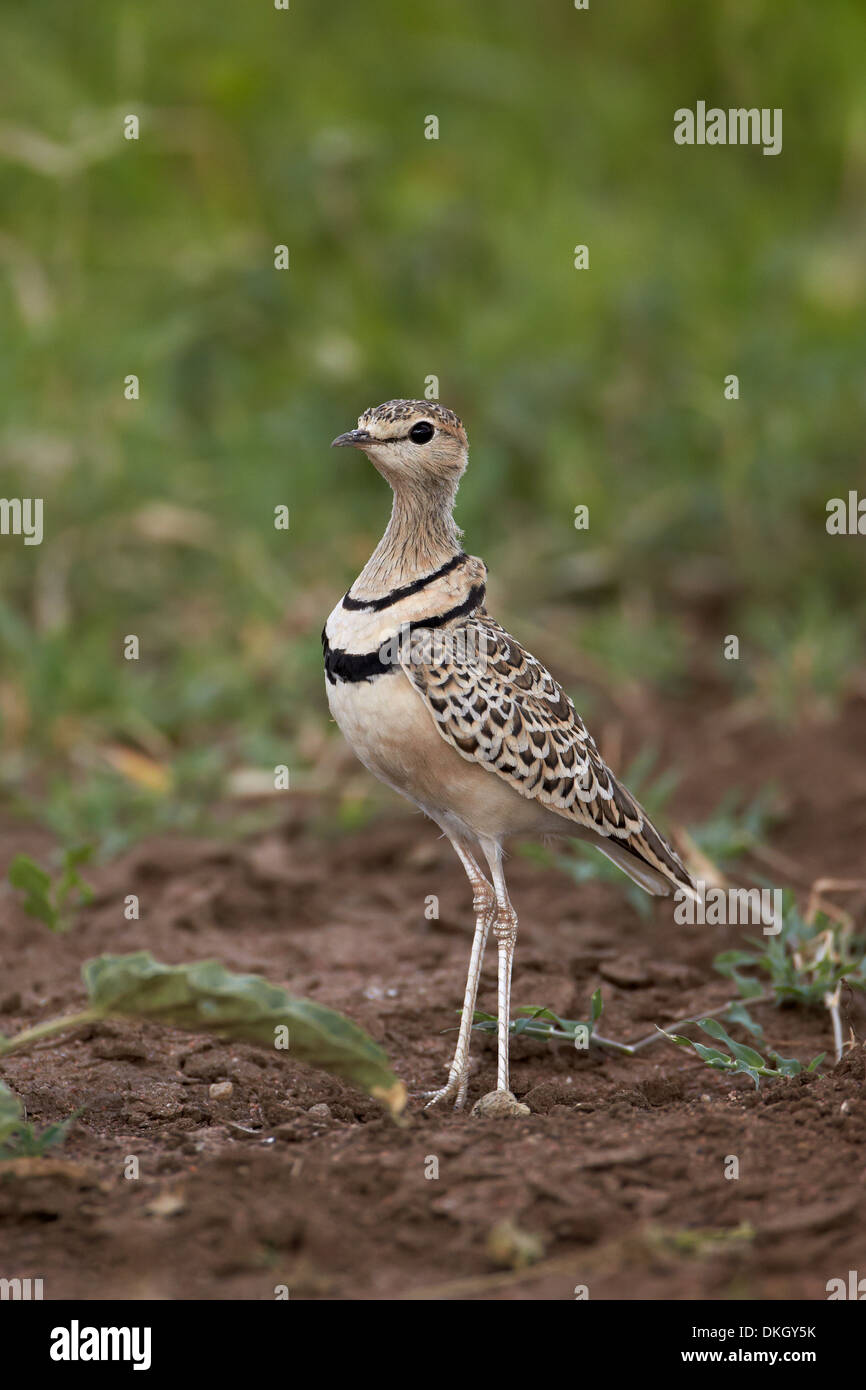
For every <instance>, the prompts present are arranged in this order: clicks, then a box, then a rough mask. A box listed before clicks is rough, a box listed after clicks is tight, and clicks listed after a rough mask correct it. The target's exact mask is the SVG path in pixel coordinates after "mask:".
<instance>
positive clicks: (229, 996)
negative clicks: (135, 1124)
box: [0, 951, 406, 1115]
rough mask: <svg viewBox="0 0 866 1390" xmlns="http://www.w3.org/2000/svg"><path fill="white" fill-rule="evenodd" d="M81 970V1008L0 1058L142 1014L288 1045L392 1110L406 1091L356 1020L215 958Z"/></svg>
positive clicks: (123, 960)
mask: <svg viewBox="0 0 866 1390" xmlns="http://www.w3.org/2000/svg"><path fill="white" fill-rule="evenodd" d="M82 975H83V978H84V984H85V987H86V989H87V998H88V1007H87V1008H86V1009H84V1010H82V1012H81V1013H78V1014H70V1015H67V1016H66V1017H62V1018H55V1019H50V1020H48V1021H47V1022H45V1023H40V1024H37V1025H36V1026H35V1027H33V1028H28V1029H25V1031H24V1032H22V1033H19V1034H17V1035H16V1036H15V1037H12V1038H3V1037H0V1057H2V1056H4V1055H6V1054H8V1053H11V1052H17V1051H19V1050H21V1049H23V1048H26V1047H29V1046H30V1045H31V1044H33V1043H34V1042H37V1041H39V1040H40V1039H41V1038H45V1037H50V1036H53V1035H54V1034H56V1033H60V1032H63V1031H65V1030H66V1029H69V1028H74V1027H78V1026H80V1025H81V1024H82V1023H92V1022H94V1021H96V1020H97V1019H102V1018H109V1017H111V1018H137V1019H148V1020H150V1021H151V1022H154V1023H163V1024H166V1025H168V1026H169V1027H172V1028H185V1029H188V1030H189V1031H191V1032H196V1033H204V1032H213V1033H218V1034H221V1035H224V1036H226V1037H230V1038H236V1039H239V1040H242V1041H244V1042H250V1043H255V1044H258V1045H259V1046H261V1047H269V1048H273V1047H277V1048H279V1049H280V1050H283V1049H285V1050H288V1051H290V1052H291V1055H292V1057H293V1058H296V1059H297V1060H298V1061H301V1062H307V1063H309V1064H310V1065H311V1066H314V1067H320V1068H322V1069H323V1070H325V1071H329V1072H333V1073H335V1074H336V1075H337V1076H342V1077H345V1079H346V1080H347V1081H351V1082H354V1083H355V1084H356V1085H359V1086H362V1087H363V1088H364V1090H366V1091H368V1092H369V1093H370V1094H371V1095H373V1096H375V1097H376V1098H377V1099H379V1100H381V1101H382V1102H383V1103H384V1104H385V1105H387V1107H388V1108H389V1110H390V1111H391V1113H392V1114H395V1115H396V1114H398V1113H399V1112H400V1110H402V1108H403V1106H404V1105H405V1100H406V1089H405V1087H404V1086H403V1084H402V1082H400V1081H398V1079H397V1077H396V1076H395V1075H394V1073H393V1071H392V1070H391V1067H390V1064H389V1062H388V1058H387V1056H386V1054H385V1053H384V1051H383V1050H382V1048H381V1047H379V1045H378V1043H375V1042H373V1040H372V1038H370V1037H368V1036H367V1034H366V1033H365V1032H363V1030H362V1029H360V1028H359V1027H358V1026H357V1024H355V1023H352V1022H351V1021H350V1020H349V1019H348V1018H344V1017H343V1015H342V1014H338V1013H336V1012H335V1011H334V1010H333V1009H328V1008H325V1006H324V1005H323V1004H317V1003H315V1002H314V1001H313V1000H310V999H296V998H293V997H292V996H291V995H289V994H288V993H287V992H286V991H285V990H284V989H281V988H279V986H277V985H272V984H270V983H269V982H268V981H267V980H263V979H262V978H261V977H260V976H258V975H234V974H232V973H230V972H229V971H228V970H226V969H225V967H224V966H223V965H221V964H220V962H219V961H215V960H206V961H198V962H195V963H193V964H191V965H164V964H162V962H160V961H157V960H154V958H153V956H151V955H150V953H149V952H148V951H136V952H133V953H132V954H131V955H126V956H99V957H97V959H95V960H91V961H87V962H86V963H85V965H84V966H83V968H82Z"/></svg>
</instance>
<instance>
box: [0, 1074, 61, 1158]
mask: <svg viewBox="0 0 866 1390" xmlns="http://www.w3.org/2000/svg"><path fill="white" fill-rule="evenodd" d="M74 1118H75V1116H74V1115H71V1116H70V1117H69V1119H68V1120H63V1121H61V1122H60V1123H59V1124H53V1125H49V1126H48V1128H47V1129H43V1131H42V1133H41V1134H37V1132H36V1130H35V1129H34V1127H33V1125H32V1124H30V1123H29V1121H28V1120H27V1119H25V1116H24V1106H23V1105H22V1103H21V1101H20V1100H19V1099H18V1097H17V1096H15V1095H13V1094H12V1092H11V1091H10V1090H9V1087H8V1086H5V1085H4V1084H3V1082H2V1081H0V1160H3V1159H9V1158H41V1157H42V1155H43V1154H45V1153H47V1151H48V1150H49V1149H51V1148H53V1147H54V1145H55V1144H62V1142H63V1140H64V1139H65V1138H66V1132H67V1130H68V1129H69V1126H70V1125H71V1123H72V1121H73V1119H74Z"/></svg>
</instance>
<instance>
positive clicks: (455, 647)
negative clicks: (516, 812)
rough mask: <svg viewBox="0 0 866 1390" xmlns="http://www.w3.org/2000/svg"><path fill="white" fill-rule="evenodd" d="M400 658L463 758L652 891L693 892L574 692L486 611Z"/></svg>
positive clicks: (419, 640) (424, 634)
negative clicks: (571, 828)
mask: <svg viewBox="0 0 866 1390" xmlns="http://www.w3.org/2000/svg"><path fill="white" fill-rule="evenodd" d="M401 664H402V667H403V670H404V672H405V674H406V676H407V677H408V678H409V680H410V681H411V683H412V684H413V685H414V687H415V689H416V690H417V691H418V693H419V694H420V695H421V696H422V698H423V700H424V702H425V703H426V705H427V708H428V710H429V711H430V714H431V715H432V717H433V719H434V720H435V722H436V727H437V728H438V730H439V733H440V734H441V735H442V737H443V739H445V741H446V742H447V743H450V744H451V746H452V747H453V748H455V749H456V750H457V752H458V753H459V754H460V755H461V757H463V758H465V759H467V760H468V761H470V762H477V763H480V764H481V765H482V766H483V767H485V768H487V769H488V770H489V771H490V772H493V773H495V774H496V775H497V776H499V777H501V778H503V779H504V780H505V781H506V782H508V783H509V784H510V785H511V786H512V787H513V788H514V790H515V791H516V792H518V793H519V794H520V795H521V796H523V797H527V798H534V799H535V800H536V801H539V802H540V803H541V804H542V805H544V806H546V807H548V808H549V809H550V810H551V811H554V812H556V814H557V815H560V816H562V817H563V818H564V819H566V820H569V821H571V822H573V823H574V824H575V825H576V826H580V827H581V828H582V829H583V830H587V831H589V832H594V833H595V835H596V836H598V837H599V840H600V843H598V848H599V849H601V850H602V852H603V853H605V854H607V855H608V857H609V858H610V859H612V860H613V861H614V862H615V863H617V864H618V865H619V867H620V868H622V869H624V870H625V872H626V873H629V874H630V875H631V877H633V878H634V879H635V881H636V882H638V883H640V884H641V887H643V888H646V889H647V891H648V892H651V893H657V894H658V893H665V892H669V891H670V887H671V886H674V887H682V888H684V889H685V890H686V891H688V892H690V893H695V892H696V890H695V886H694V884H693V882H692V880H691V878H690V876H689V874H688V872H687V871H686V869H685V867H684V865H683V864H682V862H681V860H680V859H679V856H678V855H677V854H676V853H675V852H674V850H673V849H672V848H671V847H670V845H669V844H668V843H667V842H666V841H665V840H664V839H663V837H662V836H661V835H660V834H659V832H658V831H657V830H656V828H655V826H654V825H653V824H652V822H651V821H650V819H649V817H648V816H647V814H646V812H645V811H644V810H643V807H642V806H641V805H640V804H639V803H638V802H637V801H636V800H635V799H634V797H633V796H632V795H631V793H630V792H629V791H627V790H626V788H625V787H624V786H622V784H621V783H620V782H618V781H617V779H616V778H615V777H614V775H613V773H612V772H611V770H610V768H609V767H608V766H607V764H606V763H605V762H604V760H603V759H602V757H601V754H600V753H599V751H598V748H597V747H596V745H595V741H594V739H593V738H592V736H591V735H590V734H589V733H588V732H587V729H586V727H585V725H584V723H583V720H582V719H581V718H580V716H579V715H578V713H577V712H576V710H575V708H574V705H573V703H572V701H571V700H570V699H569V697H568V695H566V694H565V692H564V691H563V690H562V688H561V687H560V686H559V685H558V684H557V682H556V681H555V680H554V679H553V677H552V676H551V674H550V672H549V671H548V670H547V669H546V668H545V667H544V666H543V665H542V663H541V662H540V661H538V660H537V659H536V658H535V657H534V656H531V655H530V653H529V652H527V651H525V650H524V648H523V647H521V645H520V643H519V642H517V641H515V639H514V638H513V637H511V636H510V635H509V634H508V633H507V632H506V631H505V629H504V628H503V627H501V626H500V624H499V623H497V622H496V621H495V620H494V619H493V618H491V617H490V616H489V614H487V613H486V612H484V610H483V609H479V610H477V611H476V612H475V613H473V614H471V615H469V616H468V617H467V618H464V619H462V620H461V621H460V622H458V623H454V624H453V625H451V626H449V627H447V628H444V629H441V630H439V631H435V632H434V631H433V630H431V629H416V630H415V631H414V632H413V642H412V647H411V650H409V651H404V652H402V653H401ZM633 861H637V863H634V862H633ZM630 866H631V867H630ZM644 866H645V868H644ZM633 869H634V870H636V872H633ZM646 870H649V872H648V873H647V872H646Z"/></svg>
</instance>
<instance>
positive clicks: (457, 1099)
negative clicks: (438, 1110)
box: [421, 1066, 469, 1110]
mask: <svg viewBox="0 0 866 1390" xmlns="http://www.w3.org/2000/svg"><path fill="white" fill-rule="evenodd" d="M468 1086H469V1067H468V1066H465V1067H463V1068H457V1067H453V1066H452V1068H451V1074H450V1076H449V1077H448V1080H447V1081H446V1083H445V1085H444V1086H440V1088H439V1090H438V1091H422V1092H421V1098H422V1100H425V1101H426V1102H427V1104H426V1105H425V1106H424V1109H425V1110H429V1109H430V1107H431V1106H432V1105H438V1104H439V1102H440V1101H443V1100H452V1099H453V1101H454V1109H455V1110H462V1109H463V1107H464V1105H465V1104H466V1091H467V1089H468Z"/></svg>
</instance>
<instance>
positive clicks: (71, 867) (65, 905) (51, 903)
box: [8, 845, 94, 932]
mask: <svg viewBox="0 0 866 1390" xmlns="http://www.w3.org/2000/svg"><path fill="white" fill-rule="evenodd" d="M93 849H94V847H93V845H79V846H77V848H74V849H67V850H65V851H64V853H63V858H62V860H61V867H60V874H59V876H58V877H57V879H56V881H53V880H52V878H51V875H50V874H49V873H47V872H46V870H45V869H43V868H41V867H40V865H39V864H37V863H36V862H35V861H34V860H33V859H31V858H29V856H28V855H26V854H17V855H16V856H15V858H14V859H13V860H12V863H11V864H10V866H9V872H8V878H9V882H10V884H11V885H12V887H13V888H16V889H17V890H18V891H19V892H20V893H23V894H24V901H23V903H22V904H21V906H22V907H23V909H24V911H25V912H26V913H27V914H28V916H30V917H37V918H38V919H39V921H40V922H44V923H45V925H46V926H47V927H48V928H50V930H51V931H55V932H63V931H67V930H68V929H69V927H70V926H71V925H72V920H73V918H74V915H75V913H76V912H77V911H78V909H79V908H81V907H84V906H85V904H86V903H89V902H90V901H91V899H92V897H93V889H92V888H91V887H90V884H89V883H85V881H84V879H83V878H82V877H81V875H80V874H79V872H78V869H79V867H80V865H82V864H86V863H87V861H88V860H89V859H90V858H91V856H92V854H93Z"/></svg>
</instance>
